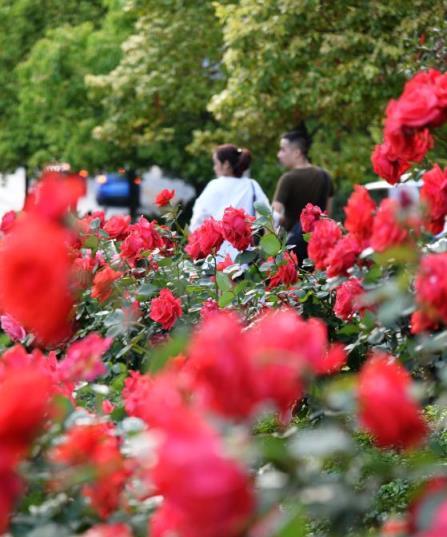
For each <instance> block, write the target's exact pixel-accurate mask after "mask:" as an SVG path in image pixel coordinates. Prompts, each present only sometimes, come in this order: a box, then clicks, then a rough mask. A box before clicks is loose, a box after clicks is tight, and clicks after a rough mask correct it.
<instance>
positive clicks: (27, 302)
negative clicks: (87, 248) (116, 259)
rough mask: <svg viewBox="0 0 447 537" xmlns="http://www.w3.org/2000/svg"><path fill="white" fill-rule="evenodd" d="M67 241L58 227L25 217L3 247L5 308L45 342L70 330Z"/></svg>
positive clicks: (0, 301) (1, 305)
mask: <svg viewBox="0 0 447 537" xmlns="http://www.w3.org/2000/svg"><path fill="white" fill-rule="evenodd" d="M67 237H68V236H67V233H66V232H65V231H64V230H63V229H61V228H60V227H58V226H57V225H56V224H54V223H52V222H49V221H46V220H43V219H42V218H39V217H33V216H26V217H24V218H23V219H21V220H20V221H18V222H17V223H16V225H15V226H14V229H13V231H11V232H10V233H9V234H8V235H7V236H6V237H5V238H4V239H3V241H2V242H1V243H0V309H2V310H3V311H4V312H6V313H8V314H9V315H11V316H12V317H13V318H14V319H15V320H16V321H17V322H19V323H20V324H21V325H23V327H24V328H25V329H26V330H28V331H30V332H33V333H34V334H35V335H36V336H37V337H38V339H39V340H40V341H41V342H42V343H45V344H54V343H57V342H59V341H61V340H62V339H64V338H65V337H66V336H67V335H68V334H69V331H70V319H69V317H70V313H71V309H72V305H73V299H72V296H71V294H70V290H69V286H70V273H71V262H70V259H69V255H68V251H67V245H66V242H67Z"/></svg>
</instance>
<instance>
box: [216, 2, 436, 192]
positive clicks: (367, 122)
mask: <svg viewBox="0 0 447 537" xmlns="http://www.w3.org/2000/svg"><path fill="white" fill-rule="evenodd" d="M217 15H218V17H219V20H220V21H221V24H222V26H223V30H224V43H225V52H224V55H223V63H224V65H225V67H226V70H227V73H228V79H227V83H226V87H225V88H224V90H223V91H222V92H221V93H219V94H216V95H215V96H214V97H213V99H212V100H211V103H210V106H209V109H210V110H211V111H212V112H213V113H214V114H215V116H216V117H217V118H218V119H219V121H220V122H221V123H222V124H223V125H225V126H226V127H227V128H228V129H229V131H230V132H231V134H232V135H234V136H236V137H237V139H238V141H239V142H240V143H246V144H247V145H248V146H249V147H254V148H255V149H256V150H257V151H256V152H257V154H262V155H263V160H264V159H265V158H267V159H272V158H273V155H274V154H275V151H276V147H277V143H278V136H279V134H280V133H281V132H284V131H285V130H290V129H292V128H293V127H295V126H296V125H297V124H298V122H299V120H301V119H305V120H307V122H308V124H309V126H310V127H311V130H316V132H317V134H316V139H315V146H314V151H313V152H312V156H313V157H314V159H315V161H316V162H317V163H318V164H320V165H323V166H325V167H327V168H328V169H329V170H330V171H331V172H332V173H333V174H334V175H335V177H336V179H337V180H339V181H340V180H349V181H351V182H362V181H365V180H366V179H367V178H370V177H371V169H370V164H369V155H370V152H371V147H372V144H373V143H374V141H377V140H378V137H379V136H380V134H379V129H378V127H379V125H380V121H381V118H382V115H383V111H384V107H385V104H386V102H387V100H388V99H389V98H391V97H393V96H395V95H397V94H398V93H399V90H400V87H401V85H402V82H403V81H404V79H405V77H406V76H407V74H408V67H411V70H412V71H413V70H415V68H417V61H418V60H419V59H421V58H422V56H421V52H416V50H417V49H418V48H419V44H418V39H419V37H420V36H421V35H422V34H424V35H426V36H428V35H431V34H432V33H435V31H436V29H437V30H438V33H439V28H443V27H444V11H443V7H442V6H441V4H440V3H439V2H436V1H427V0H419V1H416V2H411V3H409V2H406V1H402V0H400V1H396V2H392V3H389V2H369V1H367V2H348V3H346V2H338V1H337V2H330V3H327V2H324V1H319V0H313V1H302V2H296V1H295V0H266V1H265V2H258V1H256V0H241V1H240V2H239V3H238V4H229V5H221V4H219V3H218V5H217ZM437 35H438V34H437ZM438 48H439V46H438ZM424 62H425V64H426V65H430V64H433V63H434V62H433V59H432V58H430V57H429V56H428V55H426V56H425V57H424ZM367 126H368V127H367ZM258 169H259V174H260V175H259V176H260V177H261V180H263V181H264V182H267V181H269V180H271V177H270V175H269V172H268V171H267V170H268V169H269V168H266V170H265V172H264V168H263V164H262V165H260V167H259V168H258Z"/></svg>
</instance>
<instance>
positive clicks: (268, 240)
mask: <svg viewBox="0 0 447 537" xmlns="http://www.w3.org/2000/svg"><path fill="white" fill-rule="evenodd" d="M259 245H260V246H261V248H262V249H263V250H264V252H265V253H266V254H267V255H276V254H277V253H278V252H279V251H280V250H281V243H280V241H279V240H278V238H277V237H276V236H275V235H273V233H268V234H267V235H264V236H263V237H262V239H261V240H260V242H259Z"/></svg>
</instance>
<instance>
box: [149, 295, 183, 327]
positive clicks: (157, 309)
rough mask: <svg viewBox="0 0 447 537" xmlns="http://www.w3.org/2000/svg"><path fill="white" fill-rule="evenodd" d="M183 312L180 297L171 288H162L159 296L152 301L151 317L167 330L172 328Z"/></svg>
mask: <svg viewBox="0 0 447 537" xmlns="http://www.w3.org/2000/svg"><path fill="white" fill-rule="evenodd" d="M182 314H183V312H182V303H181V301H180V299H179V298H176V297H175V296H174V295H173V294H172V292H171V291H170V290H169V289H162V290H161V291H160V294H159V295H158V297H157V298H154V299H153V300H152V302H151V309H150V312H149V317H150V318H151V319H152V320H153V321H155V322H157V323H160V324H161V326H162V327H163V328H164V329H165V330H170V329H171V328H172V327H173V326H174V323H175V321H176V320H177V319H178V318H179V317H181V316H182Z"/></svg>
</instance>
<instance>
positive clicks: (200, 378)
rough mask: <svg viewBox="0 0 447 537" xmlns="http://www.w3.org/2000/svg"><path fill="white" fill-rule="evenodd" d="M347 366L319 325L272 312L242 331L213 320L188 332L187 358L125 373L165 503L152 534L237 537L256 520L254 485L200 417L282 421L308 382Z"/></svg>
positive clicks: (235, 323)
mask: <svg viewBox="0 0 447 537" xmlns="http://www.w3.org/2000/svg"><path fill="white" fill-rule="evenodd" d="M345 360H346V355H345V353H344V350H343V348H342V347H341V346H339V345H335V346H329V345H328V340H327V333H326V327H325V325H324V323H322V322H321V321H319V320H317V319H311V320H309V321H304V320H303V319H301V318H300V317H299V316H298V315H297V314H296V313H295V312H294V311H292V310H277V311H275V312H270V313H268V314H266V315H264V316H262V317H261V318H260V319H259V320H258V321H257V322H256V323H254V324H253V325H252V326H251V327H249V328H248V329H244V327H243V324H242V322H241V320H240V319H239V318H238V317H236V315H235V314H233V313H229V312H215V313H214V314H213V315H210V316H208V317H207V318H206V319H205V320H204V321H203V323H202V324H201V325H200V326H199V327H198V328H197V330H196V331H195V334H194V336H193V338H192V340H191V342H190V346H189V349H188V353H187V358H184V357H179V358H178V359H176V360H173V361H172V363H171V365H169V366H168V368H167V369H165V370H164V371H163V372H161V373H159V374H158V375H156V376H148V375H141V374H139V373H132V374H131V376H130V377H129V378H128V379H127V381H126V384H125V389H124V391H123V398H124V401H125V408H126V411H127V413H128V414H129V415H132V416H136V417H139V418H141V419H142V420H144V422H145V423H147V425H148V426H149V428H150V429H149V430H150V431H151V432H152V434H156V435H157V438H159V443H158V445H157V448H156V455H157V456H156V458H155V463H154V465H153V467H152V468H150V469H149V478H150V480H151V482H152V484H153V486H154V487H155V491H154V492H155V493H156V494H161V495H163V498H164V502H163V505H162V507H161V508H160V509H159V510H158V511H157V513H156V514H155V516H154V517H153V518H152V520H151V522H150V526H151V532H150V534H151V535H154V536H156V537H158V536H159V537H162V536H166V535H167V534H168V533H169V531H171V532H172V533H173V534H174V533H176V532H177V533H178V534H179V535H182V536H183V535H185V536H188V537H198V536H206V537H220V536H221V535H226V536H228V537H236V536H239V535H241V534H243V530H244V528H246V527H247V526H248V524H249V522H250V519H251V518H253V516H254V514H255V500H254V490H253V484H252V482H251V478H250V477H249V472H248V469H245V468H244V466H243V465H242V464H241V462H239V461H237V460H236V459H234V458H231V457H229V456H228V455H225V454H224V450H223V446H222V439H220V437H219V435H218V433H217V431H216V430H215V429H213V428H212V427H211V426H210V425H209V423H208V422H207V421H205V417H206V416H207V414H209V413H211V414H213V415H217V416H220V417H221V418H225V419H227V420H232V421H237V422H246V423H250V421H251V419H252V418H253V417H254V416H255V415H256V413H257V412H259V411H260V410H261V409H262V408H263V407H265V406H266V405H274V407H276V408H277V409H278V410H279V411H280V412H281V416H282V418H283V420H285V421H288V420H289V419H290V416H291V410H292V408H293V407H294V405H295V404H296V402H297V401H298V400H299V399H300V398H301V397H302V395H303V393H304V389H305V386H306V383H307V382H308V380H307V379H308V378H309V375H321V374H328V373H332V372H335V371H337V370H338V369H339V368H340V367H341V366H342V365H343V364H344V363H345Z"/></svg>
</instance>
